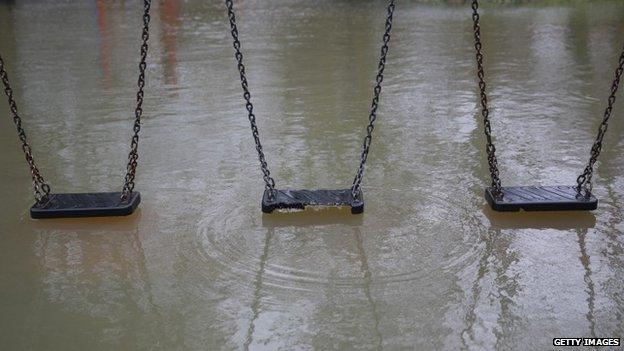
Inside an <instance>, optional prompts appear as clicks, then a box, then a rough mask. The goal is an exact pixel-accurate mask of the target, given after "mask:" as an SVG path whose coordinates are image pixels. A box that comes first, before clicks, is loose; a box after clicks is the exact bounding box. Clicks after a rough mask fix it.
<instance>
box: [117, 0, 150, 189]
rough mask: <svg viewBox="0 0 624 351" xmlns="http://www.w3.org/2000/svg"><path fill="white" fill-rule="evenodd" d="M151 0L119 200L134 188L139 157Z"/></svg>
mask: <svg viewBox="0 0 624 351" xmlns="http://www.w3.org/2000/svg"><path fill="white" fill-rule="evenodd" d="M151 4H152V1H151V0H144V1H143V32H142V33H141V38H142V39H143V42H142V44H141V60H140V62H139V79H138V81H137V86H138V91H137V94H136V108H135V110H134V126H133V130H134V135H133V136H132V140H131V142H130V153H129V154H128V165H127V166H126V177H125V180H124V186H123V190H122V192H121V201H127V200H128V199H129V198H130V195H131V194H132V191H133V190H134V177H135V174H136V168H137V161H138V159H139V153H138V148H139V132H140V131H141V116H142V115H143V95H144V94H143V88H144V87H145V69H146V67H147V63H146V58H147V49H148V46H147V41H148V39H149V23H150V14H149V12H150V7H151Z"/></svg>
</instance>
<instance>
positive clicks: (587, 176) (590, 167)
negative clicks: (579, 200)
mask: <svg viewBox="0 0 624 351" xmlns="http://www.w3.org/2000/svg"><path fill="white" fill-rule="evenodd" d="M623 72H624V48H623V49H622V53H621V54H620V61H619V64H618V67H617V68H616V70H615V77H614V78H613V83H612V84H611V94H610V95H609V98H608V99H607V108H606V109H605V112H604V117H603V118H602V123H600V127H599V128H598V135H597V136H596V141H594V145H593V146H592V148H591V156H590V158H589V162H587V166H586V167H585V170H584V171H583V173H581V175H579V176H578V178H577V179H576V183H577V187H576V190H577V191H578V193H579V195H581V196H584V197H589V196H591V193H592V176H593V173H594V164H595V163H596V160H598V156H600V151H601V150H602V139H603V138H604V135H605V133H606V132H607V127H608V124H609V118H610V117H611V112H612V111H613V104H615V94H616V93H617V90H618V87H619V85H620V79H621V78H622V73H623Z"/></svg>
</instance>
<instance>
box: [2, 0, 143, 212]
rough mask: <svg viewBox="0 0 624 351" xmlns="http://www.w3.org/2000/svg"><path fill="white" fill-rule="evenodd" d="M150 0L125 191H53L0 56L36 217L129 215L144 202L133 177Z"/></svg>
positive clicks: (141, 110) (6, 91) (139, 123)
mask: <svg viewBox="0 0 624 351" xmlns="http://www.w3.org/2000/svg"><path fill="white" fill-rule="evenodd" d="M150 7H151V0H143V16H142V19H143V27H142V35H141V38H142V44H141V51H140V63H139V77H138V81H137V85H138V91H137V94H136V106H135V110H134V115H135V119H134V126H133V131H134V134H133V136H132V139H131V144H130V153H129V154H128V163H127V166H126V176H125V181H124V185H123V191H122V192H103V193H69V194H53V193H51V192H50V191H51V189H50V186H49V185H48V183H47V182H46V181H45V179H44V178H43V176H42V175H41V172H40V171H39V169H38V167H37V165H36V163H35V160H34V157H33V154H32V149H31V147H30V145H29V143H28V140H27V138H26V132H25V131H24V128H23V127H22V119H21V117H20V116H19V113H18V109H17V104H16V103H15V100H14V98H13V90H12V89H11V85H10V82H9V77H8V75H7V72H6V69H5V64H4V60H3V59H2V56H1V55H0V79H1V80H2V83H3V85H4V92H5V94H6V96H7V98H8V102H9V108H10V111H11V113H12V115H13V123H14V124H15V127H16V129H17V134H18V137H19V139H20V141H21V143H22V151H23V152H24V156H25V158H26V162H27V163H28V166H29V168H30V174H31V177H32V181H33V188H34V194H35V199H36V203H35V204H34V205H33V206H32V207H31V208H30V216H31V218H33V219H44V218H69V217H109V216H127V215H130V214H131V213H133V212H134V211H135V210H136V208H137V207H138V206H139V203H140V202H141V195H140V194H139V193H138V192H135V191H133V190H134V179H135V173H136V167H137V160H138V157H139V156H138V143H139V132H140V130H141V116H142V115H143V107H142V106H143V97H144V92H143V88H144V87H145V69H146V67H147V64H146V58H147V51H148V39H149V22H150V14H149V12H150Z"/></svg>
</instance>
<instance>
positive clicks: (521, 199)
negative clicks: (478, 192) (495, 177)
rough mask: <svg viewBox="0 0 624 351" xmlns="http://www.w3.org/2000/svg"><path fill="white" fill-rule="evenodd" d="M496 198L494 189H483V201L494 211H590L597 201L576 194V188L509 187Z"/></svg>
mask: <svg viewBox="0 0 624 351" xmlns="http://www.w3.org/2000/svg"><path fill="white" fill-rule="evenodd" d="M501 192H502V196H496V195H495V191H494V188H491V187H490V188H487V189H485V199H486V201H487V202H488V204H489V205H490V207H492V209H493V210H495V211H504V212H515V211H520V210H524V211H592V210H595V209H596V208H597V207H598V200H597V199H596V198H595V197H594V196H592V195H590V196H589V197H586V196H582V195H579V194H578V191H577V188H576V186H561V185H559V186H509V187H502V188H501Z"/></svg>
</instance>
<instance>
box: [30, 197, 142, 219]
mask: <svg viewBox="0 0 624 351" xmlns="http://www.w3.org/2000/svg"><path fill="white" fill-rule="evenodd" d="M140 202H141V194H139V193H138V192H132V194H131V195H130V197H129V198H128V200H126V201H125V202H121V193H120V192H114V193H81V194H50V195H49V196H48V199H47V200H46V201H44V202H43V203H41V204H35V205H33V206H32V207H31V208H30V217H31V218H34V219H42V218H71V217H109V216H127V215H129V214H131V213H132V212H134V210H135V209H136V208H137V207H138V206H139V203H140Z"/></svg>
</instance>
